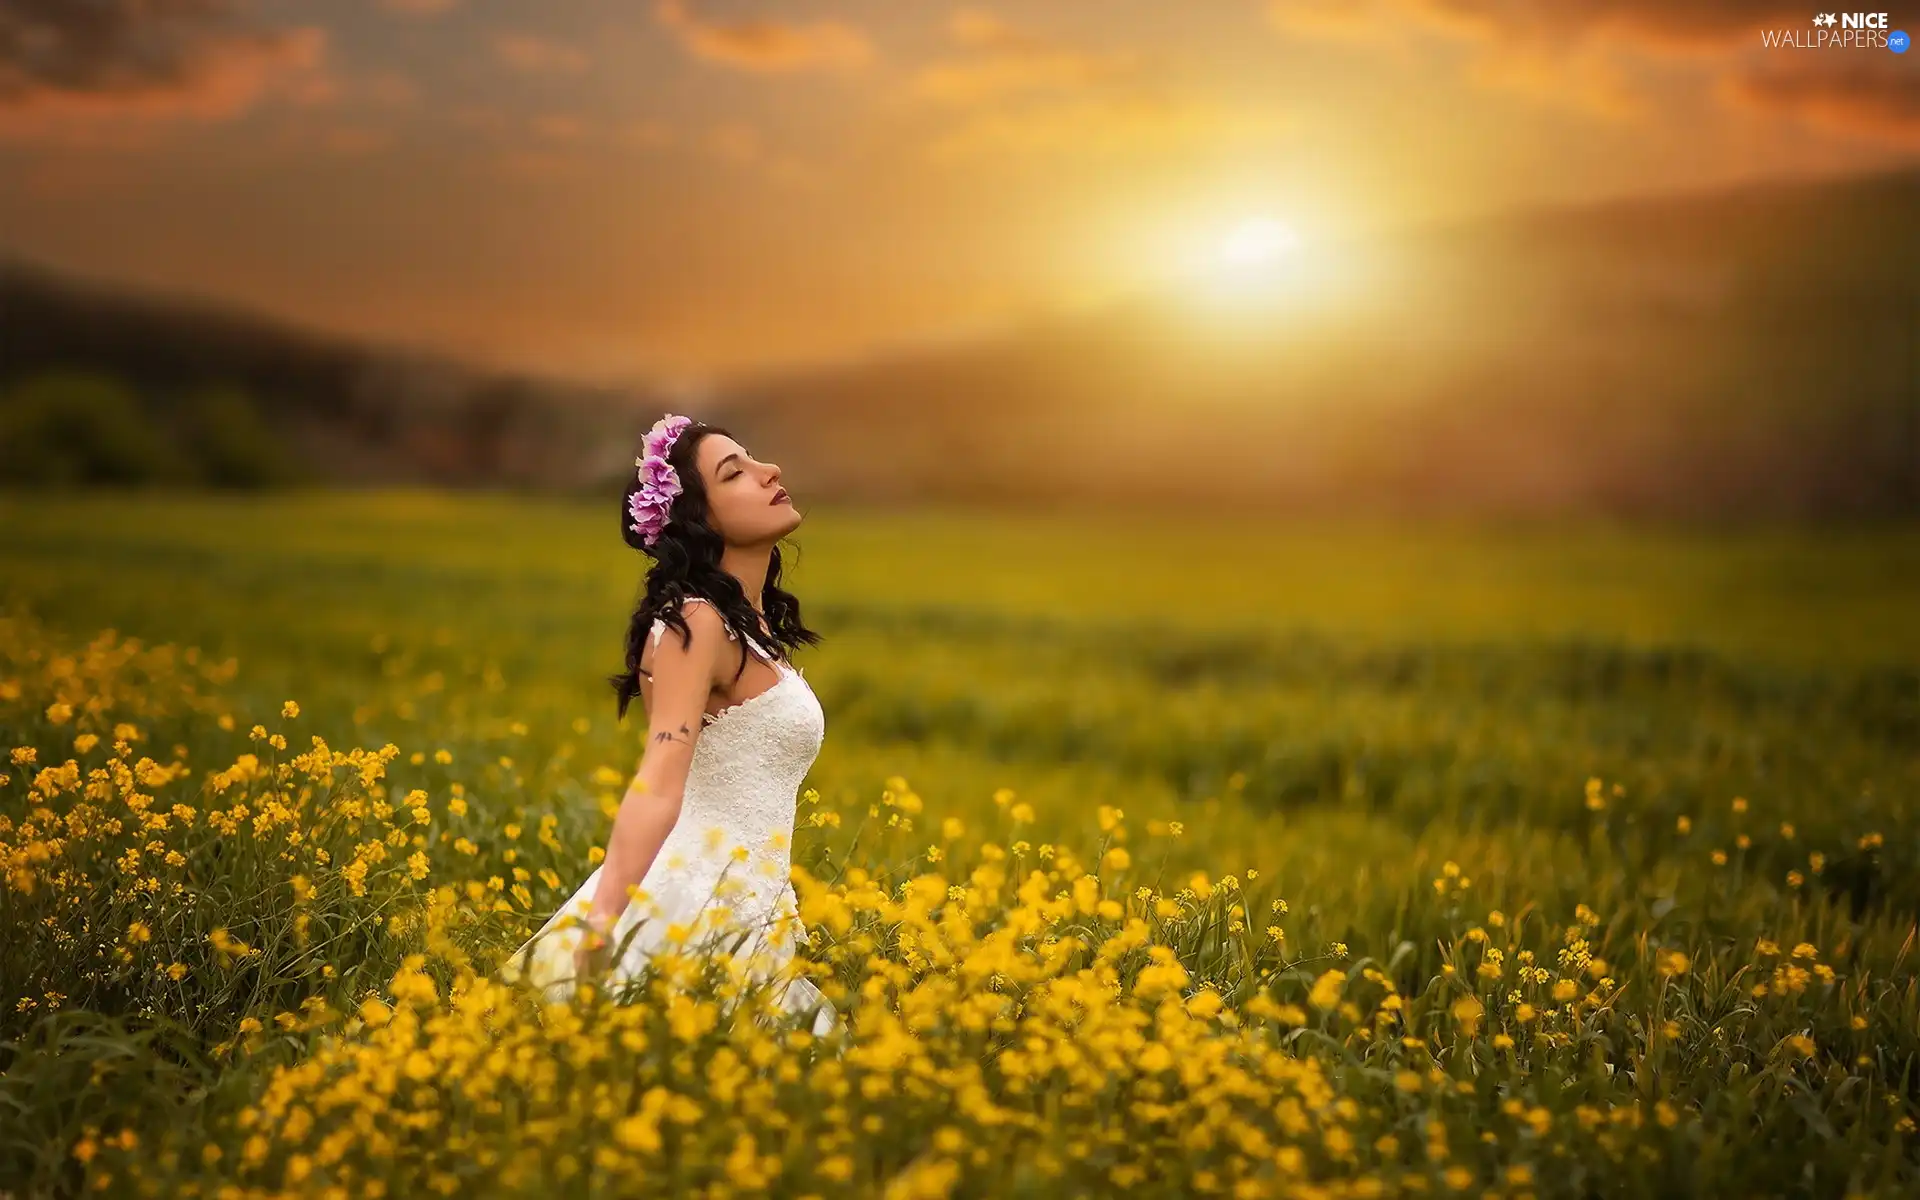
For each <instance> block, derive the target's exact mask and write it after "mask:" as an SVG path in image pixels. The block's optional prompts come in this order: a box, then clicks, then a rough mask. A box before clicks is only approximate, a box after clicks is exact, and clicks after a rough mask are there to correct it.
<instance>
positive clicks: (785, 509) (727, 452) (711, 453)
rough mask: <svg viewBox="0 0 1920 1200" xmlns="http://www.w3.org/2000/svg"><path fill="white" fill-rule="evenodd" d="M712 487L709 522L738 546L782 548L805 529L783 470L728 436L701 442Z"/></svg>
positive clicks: (704, 477) (703, 474) (703, 468)
mask: <svg viewBox="0 0 1920 1200" xmlns="http://www.w3.org/2000/svg"><path fill="white" fill-rule="evenodd" d="M695 457H696V458H697V460H698V462H699V466H700V479H701V481H702V482H703V483H705V484H706V487H707V520H708V521H709V522H710V523H711V524H712V525H713V527H714V528H715V529H717V530H719V531H720V536H722V537H724V538H726V539H727V541H728V542H729V543H730V544H733V545H755V544H759V543H762V542H776V541H779V540H780V539H781V538H783V537H785V536H786V535H787V534H789V533H792V532H793V531H794V530H795V529H796V528H798V527H799V525H800V520H801V518H800V512H799V510H798V509H796V508H794V506H793V502H792V501H791V500H789V499H788V498H787V489H786V488H784V487H781V486H780V468H779V467H778V466H777V465H775V464H774V463H769V462H761V461H760V460H759V459H757V458H755V457H753V455H751V454H748V453H747V448H746V447H745V446H742V445H741V444H740V443H739V442H736V441H734V440H733V439H732V438H730V437H728V436H727V435H726V434H724V433H712V434H708V435H707V436H706V437H704V438H702V439H700V447H699V450H698V451H697V453H696V456H695Z"/></svg>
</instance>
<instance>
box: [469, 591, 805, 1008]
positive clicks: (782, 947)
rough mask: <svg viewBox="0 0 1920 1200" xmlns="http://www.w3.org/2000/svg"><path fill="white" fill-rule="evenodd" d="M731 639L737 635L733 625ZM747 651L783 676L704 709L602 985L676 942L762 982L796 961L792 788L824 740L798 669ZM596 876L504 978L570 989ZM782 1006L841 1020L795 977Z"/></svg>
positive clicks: (562, 993) (655, 636)
mask: <svg viewBox="0 0 1920 1200" xmlns="http://www.w3.org/2000/svg"><path fill="white" fill-rule="evenodd" d="M698 599H700V598H699V597H690V598H689V600H690V601H691V600H698ZM666 630H667V626H666V622H665V621H664V620H655V621H654V623H653V629H652V631H651V638H652V641H653V643H654V644H656V645H657V644H658V643H659V641H660V637H661V635H662V634H663V633H665V632H666ZM728 636H729V637H735V635H734V634H733V632H732V631H731V630H729V631H728ZM741 636H745V635H741ZM747 644H748V645H749V646H750V647H751V648H752V650H753V652H754V653H755V654H756V655H758V656H759V657H760V658H763V659H765V660H766V661H767V662H768V663H769V664H771V665H772V666H773V667H774V668H775V669H776V670H777V671H778V672H779V674H780V678H779V680H778V681H777V682H776V683H774V684H773V686H771V687H770V688H768V689H767V690H766V691H763V692H761V693H760V694H758V695H756V696H750V697H748V698H747V699H745V700H743V701H741V702H740V703H738V704H734V705H731V706H729V707H728V708H726V709H724V710H722V711H721V712H719V713H707V714H703V718H702V724H701V732H700V738H699V740H698V741H697V742H695V743H694V747H693V762H692V764H691V765H690V766H689V767H688V770H687V783H686V789H685V791H684V793H683V794H682V800H681V807H680V818H679V820H678V821H677V822H675V824H674V827H673V830H672V831H671V832H670V833H669V834H668V835H667V838H666V840H665V841H664V842H663V843H661V846H660V852H659V853H658V854H657V855H655V856H654V860H653V864H652V866H650V867H649V868H648V869H647V873H646V876H645V878H643V879H642V880H641V881H640V884H639V887H640V890H641V892H643V893H644V896H643V897H639V898H636V899H635V900H634V901H633V902H631V903H629V904H628V905H627V907H626V909H625V911H623V912H622V913H621V914H620V917H619V919H618V920H617V921H615V923H614V925H613V928H612V930H611V942H610V944H611V945H612V946H614V947H618V946H620V944H621V942H622V941H623V940H625V939H627V935H628V934H629V932H632V933H633V937H632V939H631V940H630V941H628V942H627V945H626V948H625V949H624V950H623V951H621V953H620V955H619V957H618V958H617V959H616V960H614V961H613V962H612V963H611V964H610V965H609V967H608V975H607V980H606V982H607V983H608V984H610V985H613V984H617V983H619V982H620V981H622V980H625V979H628V978H631V977H632V976H633V975H635V974H636V973H637V972H638V971H639V970H640V968H641V967H642V966H643V965H644V964H645V963H646V962H647V960H648V959H649V958H651V957H652V956H653V955H654V954H655V953H657V952H658V951H659V950H660V949H661V948H662V947H666V948H668V949H672V948H674V943H675V940H676V938H677V939H678V945H679V949H680V950H681V951H683V952H697V951H699V950H701V949H703V948H714V949H719V950H722V951H731V953H732V954H733V956H734V960H735V961H736V962H737V963H743V964H744V965H745V966H746V967H747V969H748V971H749V972H750V973H752V974H754V975H757V976H759V977H761V978H771V977H772V975H773V973H774V972H776V971H779V970H781V969H782V968H784V967H786V966H787V965H788V964H789V963H790V961H791V960H792V958H793V955H794V941H795V934H796V933H798V932H800V919H799V918H800V914H799V905H798V901H797V899H796V897H795V896H794V892H793V881H792V879H791V877H790V875H789V868H790V864H791V861H792V860H791V857H790V850H791V844H792V838H793V823H794V815H795V811H796V809H797V807H798V795H799V790H800V783H801V781H802V780H803V779H804V778H805V776H806V773H807V770H808V768H810V767H811V766H812V765H813V760H814V757H815V756H816V755H817V754H819V752H820V743H821V740H822V739H823V738H824V737H825V736H826V714H825V713H824V712H823V711H822V710H821V708H820V701H819V699H818V698H817V697H815V696H814V694H813V689H812V688H811V687H809V686H808V685H807V681H806V679H805V678H804V677H803V676H802V674H801V672H800V671H799V670H798V669H797V668H795V667H791V666H788V665H787V664H786V663H784V662H781V661H780V660H779V659H778V658H776V657H775V656H773V655H771V654H768V653H767V652H766V651H765V650H764V649H762V648H761V646H760V644H759V643H758V642H756V641H755V640H754V639H753V638H752V637H747ZM735 847H744V848H745V850H746V854H745V857H744V858H743V859H736V855H735ZM600 871H601V868H599V867H595V868H594V869H593V873H592V874H590V875H588V876H587V880H586V882H585V883H583V884H581V885H580V888H579V890H578V891H576V892H574V894H573V896H572V897H571V898H570V899H568V900H567V902H566V903H565V904H563V905H561V907H560V909H559V910H558V911H557V912H555V913H554V914H553V917H552V918H551V919H549V920H548V921H547V923H546V924H545V925H543V926H542V927H541V928H540V930H539V931H538V932H537V933H535V934H534V935H533V937H532V938H530V939H528V940H527V941H526V942H525V943H523V944H522V945H521V947H520V948H519V949H518V950H516V951H515V952H514V954H513V957H512V958H511V959H509V960H508V961H507V963H506V964H505V965H504V966H502V967H501V968H500V972H501V974H502V975H503V977H505V978H508V979H512V978H516V977H524V978H525V979H526V980H527V981H528V982H530V983H532V984H534V985H535V986H536V987H539V988H541V989H543V990H544V991H545V992H546V994H547V995H548V996H549V997H550V998H553V999H563V998H565V997H567V996H570V995H571V994H572V992H573V984H574V980H573V976H574V964H573V952H574V949H575V947H576V946H577V945H578V944H579V940H580V935H581V932H582V930H583V929H584V924H583V922H584V919H585V917H586V914H587V912H588V911H589V910H590V909H591V908H592V906H593V897H594V892H595V890H596V889H597V888H598V887H599V884H600ZM570 917H571V918H573V919H572V920H569V919H568V918H570ZM749 930H750V931H751V932H749ZM735 943H741V944H739V945H738V946H736V945H735ZM781 1001H782V1004H783V1006H784V1007H785V1008H786V1009H787V1010H788V1011H790V1012H794V1013H807V1012H812V1013H813V1014H814V1019H813V1025H812V1028H813V1032H814V1033H815V1034H817V1035H825V1034H826V1033H828V1032H830V1031H831V1030H833V1029H834V1028H835V1027H837V1026H838V1025H839V1024H840V1019H839V1014H838V1012H837V1011H836V1010H835V1009H834V1007H833V1004H832V1003H831V1002H830V1001H829V1000H828V999H827V998H826V997H825V996H824V995H823V994H822V993H821V992H820V989H819V988H817V987H815V986H814V985H813V983H812V981H810V980H808V979H805V978H800V977H797V976H796V977H794V978H793V979H792V980H791V981H790V982H789V983H788V984H787V986H786V988H785V989H784V992H783V993H782V995H781Z"/></svg>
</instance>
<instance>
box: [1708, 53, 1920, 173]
mask: <svg viewBox="0 0 1920 1200" xmlns="http://www.w3.org/2000/svg"><path fill="white" fill-rule="evenodd" d="M1835 53H1837V54H1838V55H1839V56H1840V58H1841V59H1842V60H1843V61H1839V62H1836V61H1834V57H1833V55H1831V54H1828V53H1825V52H1821V51H1814V50H1806V51H1792V50H1783V51H1779V52H1776V53H1773V54H1770V55H1768V56H1767V59H1768V60H1767V62H1766V65H1765V66H1763V67H1756V68H1753V69H1750V70H1746V71H1741V72H1735V73H1729V74H1727V75H1726V76H1723V77H1722V78H1721V80H1720V84H1719V87H1718V89H1717V90H1718V94H1719V95H1720V97H1721V98H1722V99H1723V100H1724V101H1726V102H1727V103H1728V104H1730V105H1732V106H1734V107H1738V108H1746V109H1751V110H1758V111H1761V112H1770V113H1784V114H1788V115H1791V116H1794V117H1797V118H1799V119H1801V120H1804V121H1806V122H1807V123H1808V124H1811V125H1817V126H1821V127H1823V128H1826V129H1831V130H1834V131H1836V132H1841V133H1851V134H1856V135H1861V136H1865V137H1871V138H1877V139H1880V140H1884V141H1890V142H1895V143H1900V144H1904V145H1907V146H1911V147H1913V148H1915V149H1920V86H1915V82H1914V78H1913V70H1912V64H1910V63H1906V62H1903V61H1901V60H1902V58H1903V57H1904V56H1902V55H1897V54H1894V53H1892V52H1891V51H1887V50H1881V51H1879V52H1877V53H1876V52H1873V51H1866V50H1862V51H1837V52H1835ZM1908 53H1909V54H1911V53H1912V51H1909V52H1908Z"/></svg>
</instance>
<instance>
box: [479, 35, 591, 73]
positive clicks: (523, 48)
mask: <svg viewBox="0 0 1920 1200" xmlns="http://www.w3.org/2000/svg"><path fill="white" fill-rule="evenodd" d="M493 55H494V57H495V58H497V59H499V60H500V61H501V62H502V63H505V64H506V65H507V66H509V67H512V68H513V69H514V70H516V71H523V72H525V73H527V74H529V75H577V74H579V73H580V72H582V71H584V70H586V69H587V56H586V55H585V54H583V53H581V52H580V51H579V50H577V49H575V48H574V47H572V46H569V45H567V44H566V43H564V42H556V41H553V40H552V39H550V38H543V37H536V36H534V35H533V34H528V33H502V34H496V35H495V36H494V39H493Z"/></svg>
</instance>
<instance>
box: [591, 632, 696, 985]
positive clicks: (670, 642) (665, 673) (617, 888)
mask: <svg viewBox="0 0 1920 1200" xmlns="http://www.w3.org/2000/svg"><path fill="white" fill-rule="evenodd" d="M685 617H686V621H687V629H688V632H690V633H691V634H692V638H691V639H690V641H689V644H688V645H686V646H682V645H681V644H680V639H679V638H678V637H676V636H674V635H673V634H672V631H671V630H669V631H668V632H667V633H666V634H665V635H663V636H662V637H661V638H660V640H659V642H657V643H656V644H655V645H654V648H653V674H652V678H653V698H652V701H651V703H650V704H649V705H648V710H649V711H648V721H647V745H646V752H645V754H644V756H643V757H642V758H641V761H640V771H639V773H638V774H636V775H635V776H634V779H633V782H632V783H631V784H629V785H628V787H627V794H626V797H625V798H624V799H623V800H621V802H620V810H619V812H618V813H617V814H615V816H614V819H613V832H612V833H611V834H610V835H608V838H607V858H606V862H605V863H603V864H602V865H601V869H600V882H599V885H598V886H597V887H596V888H595V889H594V895H593V906H592V908H591V909H590V910H589V911H588V915H587V921H588V923H589V925H590V926H591V927H592V928H593V929H594V930H597V931H599V932H601V933H603V934H604V933H606V932H607V931H609V930H610V929H611V928H612V926H613V923H614V922H615V921H616V920H618V919H619V916H620V914H621V913H622V912H624V911H626V907H627V904H628V902H629V900H628V894H627V893H628V889H630V888H632V887H635V886H637V885H638V884H639V882H640V881H641V880H642V879H643V878H645V877H646V874H647V870H648V868H650V867H651V866H652V865H653V860H654V858H655V857H656V856H657V855H658V854H659V853H660V846H661V844H662V843H664V842H665V841H666V840H667V835H668V834H669V833H671V832H673V826H674V823H675V822H677V821H678V820H679V819H680V801H681V798H682V796H683V795H684V794H685V791H686V785H687V771H688V768H689V767H691V766H692V764H693V747H694V743H695V742H696V741H698V740H699V737H700V717H701V714H702V713H704V712H705V711H706V708H707V694H708V692H709V691H711V690H712V687H713V680H714V677H715V674H716V670H717V667H718V664H719V662H720V658H721V652H722V651H721V648H722V647H724V646H725V645H726V644H727V636H726V627H725V625H724V623H723V622H722V621H721V619H720V614H719V613H717V612H715V611H714V610H713V609H712V608H711V607H710V606H708V605H705V604H698V605H689V606H688V608H687V609H686V611H685ZM589 940H591V939H589ZM577 958H578V959H583V958H584V956H577Z"/></svg>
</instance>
